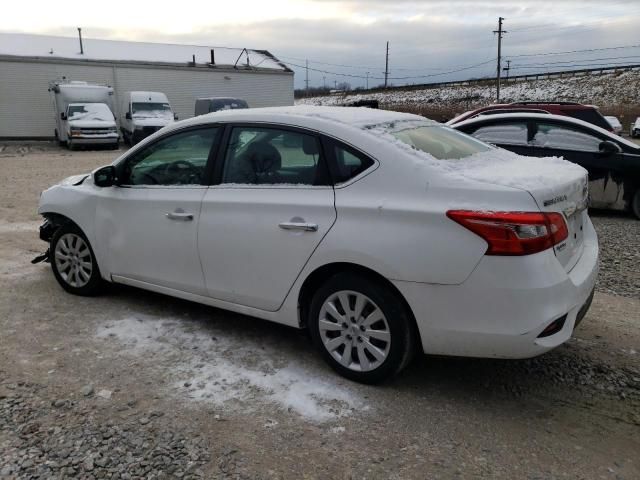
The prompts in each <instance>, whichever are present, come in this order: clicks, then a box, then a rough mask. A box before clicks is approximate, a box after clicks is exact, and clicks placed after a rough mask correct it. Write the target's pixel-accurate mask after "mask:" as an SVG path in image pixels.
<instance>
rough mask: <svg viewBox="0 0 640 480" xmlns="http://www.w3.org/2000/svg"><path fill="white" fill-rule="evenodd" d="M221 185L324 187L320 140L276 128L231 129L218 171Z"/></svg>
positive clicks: (323, 165) (326, 175)
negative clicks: (220, 176)
mask: <svg viewBox="0 0 640 480" xmlns="http://www.w3.org/2000/svg"><path fill="white" fill-rule="evenodd" d="M222 183H223V184H244V185H246V184H248V185H283V184H287V185H327V184H328V183H329V181H328V174H327V170H326V165H325V164H324V160H323V157H322V152H321V149H320V141H319V139H318V138H317V137H315V136H314V135H311V134H307V133H302V132H298V131H293V130H285V129H280V128H262V127H235V128H233V130H232V131H231V136H230V138H229V144H228V146H227V153H226V157H225V162H224V168H223V172H222Z"/></svg>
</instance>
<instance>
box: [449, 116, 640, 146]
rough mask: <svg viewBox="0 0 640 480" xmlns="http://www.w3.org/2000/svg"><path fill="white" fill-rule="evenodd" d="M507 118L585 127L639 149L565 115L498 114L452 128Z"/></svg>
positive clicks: (622, 139)
mask: <svg viewBox="0 0 640 480" xmlns="http://www.w3.org/2000/svg"><path fill="white" fill-rule="evenodd" d="M505 118H507V119H508V118H513V119H528V118H530V119H540V120H547V121H548V120H556V121H559V122H564V123H568V124H573V125H575V126H576V127H585V128H588V129H590V130H593V131H595V132H597V133H601V134H602V135H606V136H607V137H610V138H613V139H615V140H616V141H617V142H619V143H624V144H625V145H627V146H629V147H633V148H639V147H638V145H637V144H636V143H633V142H630V141H629V140H627V139H625V138H622V137H620V136H618V135H616V134H614V133H611V132H609V131H608V130H605V129H604V128H600V127H598V126H597V125H594V124H593V123H589V122H585V121H584V120H579V119H577V118H574V117H567V116H565V115H553V114H546V113H498V114H495V115H491V116H482V117H474V118H470V119H469V120H464V121H462V122H460V123H456V124H455V125H453V126H452V128H455V129H459V128H460V127H464V126H465V125H473V124H474V123H484V122H489V121H493V120H500V119H505Z"/></svg>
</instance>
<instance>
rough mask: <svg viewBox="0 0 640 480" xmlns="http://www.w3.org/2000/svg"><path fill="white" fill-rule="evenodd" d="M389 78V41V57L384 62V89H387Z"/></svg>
mask: <svg viewBox="0 0 640 480" xmlns="http://www.w3.org/2000/svg"><path fill="white" fill-rule="evenodd" d="M388 77H389V42H388V41H387V56H386V60H385V62H384V88H387V78H388Z"/></svg>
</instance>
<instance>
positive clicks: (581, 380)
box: [108, 285, 640, 399]
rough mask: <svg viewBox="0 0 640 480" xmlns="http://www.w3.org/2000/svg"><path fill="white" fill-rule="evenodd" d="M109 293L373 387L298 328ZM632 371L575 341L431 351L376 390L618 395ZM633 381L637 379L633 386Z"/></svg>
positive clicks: (132, 291) (116, 290) (316, 371)
mask: <svg viewBox="0 0 640 480" xmlns="http://www.w3.org/2000/svg"><path fill="white" fill-rule="evenodd" d="M108 295H109V297H110V298H111V300H113V301H116V302H125V303H126V304H128V307H129V308H130V309H133V311H135V312H137V313H140V314H141V315H155V316H157V315H158V312H162V314H161V315H162V316H163V317H167V318H176V319H179V320H181V321H182V320H184V321H185V322H188V323H185V329H187V328H190V327H193V326H196V327H197V328H198V329H203V330H204V331H208V332H209V333H210V334H212V335H213V334H215V335H218V336H220V335H224V336H228V337H229V338H233V339H234V340H235V341H236V342H240V343H242V342H246V343H247V344H249V345H259V346H260V347H259V348H260V349H262V351H261V353H260V354H261V355H265V356H266V357H270V356H272V357H278V358H279V360H280V363H279V364H280V365H290V364H295V365H299V366H301V367H303V368H305V369H307V370H308V371H309V372H310V373H311V374H313V375H319V376H321V377H323V378H330V379H331V378H333V379H334V380H335V381H337V382H339V383H340V384H341V385H345V384H346V385H351V386H353V387H354V388H361V389H364V391H369V389H370V388H372V387H366V386H362V387H359V386H358V385H357V384H351V382H349V381H347V380H345V379H342V378H339V377H338V376H337V374H336V373H333V372H332V371H331V370H330V368H329V367H328V366H327V365H326V364H325V363H324V361H323V360H322V358H321V356H320V354H319V353H318V352H317V351H316V350H315V348H314V346H313V345H312V343H311V341H310V338H309V336H308V335H307V333H306V331H305V330H299V329H296V328H291V327H287V326H283V325H280V324H275V323H272V322H267V321H262V320H260V319H256V318H253V317H249V316H246V315H241V314H236V313H232V312H228V311H225V310H221V309H217V308H214V307H209V306H206V305H201V304H197V303H193V302H189V301H185V300H181V299H176V298H172V297H168V296H165V295H161V294H156V293H153V292H148V291H143V290H139V289H136V288H133V287H126V286H121V285H117V286H116V285H114V286H113V287H112V288H111V291H110V293H109V294H108ZM633 375H634V374H633V372H631V371H627V370H625V369H620V368H614V367H612V366H610V365H608V364H606V363H604V362H603V361H601V360H600V359H598V357H597V356H594V355H592V354H590V353H589V351H588V349H587V348H585V347H584V346H583V345H581V344H580V342H579V341H578V340H575V339H573V340H571V341H569V342H568V343H567V344H565V345H562V346H560V347H559V348H557V349H555V350H553V351H551V352H548V353H546V354H544V355H542V356H539V357H535V358H531V359H524V360H503V359H482V358H460V357H438V356H431V355H423V354H419V355H416V357H415V358H414V360H413V361H412V362H411V364H410V365H409V366H408V367H407V369H406V370H405V371H404V372H402V373H401V374H400V375H399V376H398V377H396V378H395V379H392V380H390V381H388V382H386V383H384V384H382V385H380V386H377V387H375V388H376V391H379V392H386V393H387V394H389V393H391V394H398V393H401V392H404V393H407V394H412V393H418V394H421V393H426V392H433V391H434V388H435V389H436V390H437V391H439V392H440V393H441V394H445V395H447V396H449V397H451V396H454V397H457V398H458V399H465V398H469V396H472V397H474V398H476V399H477V398H478V397H480V398H485V399H488V398H495V397H505V396H506V397H508V398H515V399H522V398H528V397H531V396H549V395H550V394H551V393H553V392H555V394H554V395H553V396H554V397H557V398H566V397H568V396H570V395H574V394H576V393H579V395H580V397H582V398H593V397H595V396H598V395H602V394H606V395H608V396H613V397H617V396H619V395H623V391H624V386H625V385H628V384H630V383H633V382H634V380H633ZM638 388H640V385H638Z"/></svg>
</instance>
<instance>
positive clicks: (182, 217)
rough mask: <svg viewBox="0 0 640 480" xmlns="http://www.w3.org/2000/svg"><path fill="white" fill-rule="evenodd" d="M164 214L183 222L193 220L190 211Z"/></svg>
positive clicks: (170, 218)
mask: <svg viewBox="0 0 640 480" xmlns="http://www.w3.org/2000/svg"><path fill="white" fill-rule="evenodd" d="M166 216H167V218H168V219H169V220H182V221H183V222H190V221H191V220H193V214H192V213H185V212H170V213H167V214H166Z"/></svg>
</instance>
